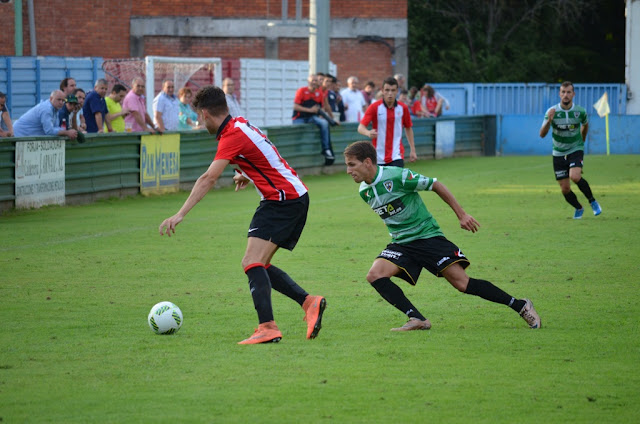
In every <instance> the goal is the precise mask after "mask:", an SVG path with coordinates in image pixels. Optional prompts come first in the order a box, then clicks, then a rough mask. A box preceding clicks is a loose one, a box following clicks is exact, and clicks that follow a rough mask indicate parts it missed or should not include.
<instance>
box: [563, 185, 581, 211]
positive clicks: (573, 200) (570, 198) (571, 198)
mask: <svg viewBox="0 0 640 424" xmlns="http://www.w3.org/2000/svg"><path fill="white" fill-rule="evenodd" d="M564 198H565V200H566V201H567V202H568V203H569V204H570V205H571V206H573V207H574V208H576V209H582V205H581V204H580V202H578V198H577V197H576V194H575V193H574V192H573V191H571V190H569V193H567V194H565V195H564Z"/></svg>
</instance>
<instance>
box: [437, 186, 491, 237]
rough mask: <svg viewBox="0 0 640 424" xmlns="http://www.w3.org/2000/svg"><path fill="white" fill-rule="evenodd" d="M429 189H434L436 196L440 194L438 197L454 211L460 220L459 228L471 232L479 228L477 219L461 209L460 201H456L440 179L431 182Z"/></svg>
mask: <svg viewBox="0 0 640 424" xmlns="http://www.w3.org/2000/svg"><path fill="white" fill-rule="evenodd" d="M431 190H432V191H435V192H436V193H437V194H438V196H440V198H441V199H442V200H444V202H445V203H446V204H447V205H449V207H451V209H453V212H455V214H456V216H457V217H458V220H459V221H460V228H462V229H464V230H467V231H471V232H472V233H475V232H476V231H478V230H479V229H480V224H479V223H478V221H476V219H475V218H474V217H472V216H471V215H469V214H468V213H466V212H465V211H464V209H462V206H461V205H460V203H458V201H457V200H456V198H455V197H454V195H453V193H451V192H450V191H449V189H448V188H447V186H445V185H444V184H442V183H441V182H440V181H436V182H435V183H433V186H432V187H431Z"/></svg>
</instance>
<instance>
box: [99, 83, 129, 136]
mask: <svg viewBox="0 0 640 424" xmlns="http://www.w3.org/2000/svg"><path fill="white" fill-rule="evenodd" d="M126 95H127V87H125V86H124V85H122V84H116V85H114V86H113V88H112V89H111V94H109V96H108V97H107V98H106V99H104V100H105V103H106V104H107V111H108V112H109V113H108V114H107V116H106V119H105V120H106V122H105V123H104V130H105V131H108V129H107V123H111V129H112V131H113V132H125V131H126V128H125V125H124V117H125V116H127V115H128V114H129V109H126V108H123V107H122V99H124V96H126Z"/></svg>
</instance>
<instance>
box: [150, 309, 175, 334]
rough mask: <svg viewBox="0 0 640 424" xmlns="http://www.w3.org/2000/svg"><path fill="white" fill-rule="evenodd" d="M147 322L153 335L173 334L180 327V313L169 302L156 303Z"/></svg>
mask: <svg viewBox="0 0 640 424" xmlns="http://www.w3.org/2000/svg"><path fill="white" fill-rule="evenodd" d="M147 321H149V327H151V330H153V332H154V333H156V334H173V333H175V332H176V331H178V330H179V329H180V327H182V311H181V310H180V308H178V307H177V306H176V305H174V304H173V303H171V302H160V303H156V304H155V305H153V308H151V312H149V316H148V317H147Z"/></svg>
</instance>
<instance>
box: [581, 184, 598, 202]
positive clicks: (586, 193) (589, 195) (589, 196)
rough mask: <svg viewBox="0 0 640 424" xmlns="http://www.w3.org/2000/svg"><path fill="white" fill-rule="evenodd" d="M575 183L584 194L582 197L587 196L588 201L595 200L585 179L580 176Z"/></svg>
mask: <svg viewBox="0 0 640 424" xmlns="http://www.w3.org/2000/svg"><path fill="white" fill-rule="evenodd" d="M576 185H577V186H578V188H579V189H580V191H581V192H582V194H584V197H586V198H587V200H588V201H589V203H591V202H593V201H594V200H596V199H594V197H593V193H591V187H590V186H589V183H588V182H587V180H585V179H584V178H580V181H578V182H577V183H576Z"/></svg>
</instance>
